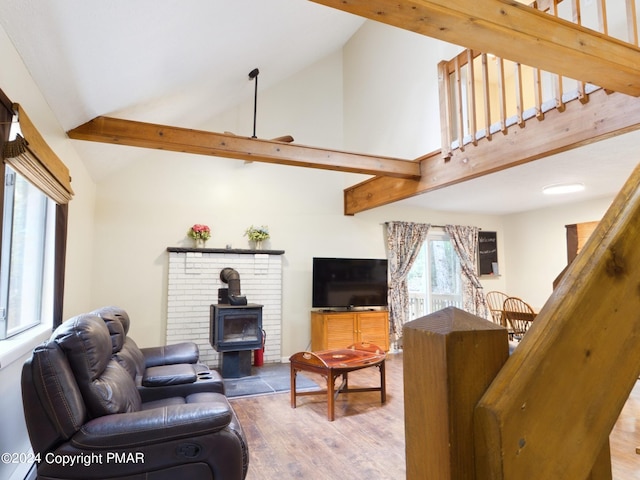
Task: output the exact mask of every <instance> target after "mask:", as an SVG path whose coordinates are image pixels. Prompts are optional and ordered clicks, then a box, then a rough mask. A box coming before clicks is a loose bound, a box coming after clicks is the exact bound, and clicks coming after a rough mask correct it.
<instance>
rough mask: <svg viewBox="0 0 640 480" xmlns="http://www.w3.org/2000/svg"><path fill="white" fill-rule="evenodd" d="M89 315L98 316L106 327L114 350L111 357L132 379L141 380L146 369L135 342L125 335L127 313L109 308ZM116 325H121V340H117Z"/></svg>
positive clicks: (118, 334) (113, 307)
mask: <svg viewBox="0 0 640 480" xmlns="http://www.w3.org/2000/svg"><path fill="white" fill-rule="evenodd" d="M91 313H93V314H95V315H98V316H99V317H100V318H102V320H104V323H105V324H106V325H107V328H108V329H109V333H110V334H111V341H112V345H113V348H114V350H113V355H114V356H115V359H116V360H117V361H118V363H120V364H121V365H122V366H123V367H125V368H126V370H127V371H128V372H129V374H130V375H131V376H132V378H134V379H139V378H141V377H142V376H143V375H144V371H145V369H146V365H145V358H144V355H143V354H142V351H141V350H140V348H139V347H138V345H137V344H136V342H134V341H133V339H132V338H130V337H129V336H128V335H127V333H128V331H129V325H130V320H129V315H128V314H127V312H126V311H125V310H124V309H122V308H120V307H115V306H109V307H102V308H99V309H97V310H94V311H93V312H91ZM118 324H120V325H122V338H119V336H120V329H119V328H118V326H117V325H118Z"/></svg>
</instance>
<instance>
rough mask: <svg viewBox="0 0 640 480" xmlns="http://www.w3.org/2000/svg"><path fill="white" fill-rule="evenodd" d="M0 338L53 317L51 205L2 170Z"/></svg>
mask: <svg viewBox="0 0 640 480" xmlns="http://www.w3.org/2000/svg"><path fill="white" fill-rule="evenodd" d="M3 204H4V208H3V218H2V239H3V240H2V246H1V247H0V251H1V260H0V339H4V338H8V337H11V336H13V335H16V334H18V333H20V332H22V331H24V330H26V329H28V328H30V327H33V326H35V325H39V324H40V323H41V322H42V321H43V319H44V321H50V319H51V318H52V317H53V295H54V255H55V202H54V201H53V200H51V199H50V198H49V197H47V196H46V195H45V194H44V193H43V192H42V191H41V190H39V189H38V188H36V187H35V186H34V185H32V184H31V183H30V182H29V181H28V180H26V179H25V178H24V177H23V176H22V175H20V174H18V173H17V172H16V171H15V170H13V169H12V168H11V167H9V166H6V167H5V185H4V202H3Z"/></svg>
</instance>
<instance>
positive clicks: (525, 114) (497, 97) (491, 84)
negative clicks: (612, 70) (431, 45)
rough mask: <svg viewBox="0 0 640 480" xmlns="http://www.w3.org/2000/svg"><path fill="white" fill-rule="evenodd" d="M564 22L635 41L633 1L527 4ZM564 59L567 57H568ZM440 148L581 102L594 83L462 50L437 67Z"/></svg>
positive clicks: (445, 149) (462, 146)
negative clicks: (573, 102) (440, 127)
mask: <svg viewBox="0 0 640 480" xmlns="http://www.w3.org/2000/svg"><path fill="white" fill-rule="evenodd" d="M531 6H533V7H534V8H538V9H539V10H542V11H545V12H548V13H549V14H550V15H555V16H557V17H559V18H562V19H564V20H567V21H571V22H574V23H576V24H578V25H581V26H584V27H587V28H591V29H593V30H596V31H599V32H601V33H602V34H604V35H609V36H612V37H616V38H618V39H619V40H622V41H626V42H628V43H631V44H633V45H636V46H637V45H638V17H637V9H636V4H635V0H624V1H621V0H571V1H569V0H565V1H562V0H545V1H540V2H534V3H533V4H531ZM567 61H570V59H568V60H567ZM438 75H439V82H440V112H441V113H440V115H441V122H440V123H441V125H442V152H443V154H444V156H445V158H446V157H450V156H451V155H452V151H453V150H455V149H460V150H464V149H465V148H466V147H467V146H468V145H470V144H472V145H477V143H478V141H481V140H482V139H486V140H492V138H493V136H494V135H496V134H499V133H501V134H505V135H506V134H507V133H508V130H509V128H510V127H515V126H517V127H519V128H524V126H525V124H526V122H527V121H528V120H530V119H533V118H535V119H537V120H539V121H540V120H543V119H544V117H545V113H547V112H548V111H550V110H552V109H557V110H558V111H560V112H562V111H564V109H565V107H566V104H567V103H568V102H571V101H574V100H578V101H580V102H582V103H586V102H588V100H589V94H590V93H592V92H593V91H595V90H598V89H599V88H600V87H598V86H596V85H592V84H589V83H585V82H583V81H580V80H575V79H571V78H567V77H563V76H560V75H557V74H554V73H552V72H546V71H543V70H540V69H538V68H535V67H534V66H528V65H523V64H521V63H517V62H512V61H510V60H505V59H503V58H500V57H497V56H495V55H492V54H490V53H485V52H479V51H475V50H469V49H467V50H465V51H463V52H462V53H460V54H459V55H457V56H456V57H455V58H453V59H451V60H449V61H443V62H440V64H439V65H438Z"/></svg>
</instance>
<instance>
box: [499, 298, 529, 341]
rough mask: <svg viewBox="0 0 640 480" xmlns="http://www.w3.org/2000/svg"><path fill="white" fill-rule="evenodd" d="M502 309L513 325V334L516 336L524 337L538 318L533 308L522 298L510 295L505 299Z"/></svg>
mask: <svg viewBox="0 0 640 480" xmlns="http://www.w3.org/2000/svg"><path fill="white" fill-rule="evenodd" d="M502 309H503V313H504V316H505V319H506V320H507V322H508V323H509V325H511V329H512V334H513V335H514V336H515V337H519V338H522V335H524V334H525V333H526V332H527V330H528V329H529V327H530V326H531V322H533V320H534V319H535V318H536V313H535V311H534V310H533V308H531V306H530V305H529V304H528V303H527V302H525V301H524V300H522V299H520V298H517V297H508V298H507V299H506V300H505V301H504V304H503V307H502Z"/></svg>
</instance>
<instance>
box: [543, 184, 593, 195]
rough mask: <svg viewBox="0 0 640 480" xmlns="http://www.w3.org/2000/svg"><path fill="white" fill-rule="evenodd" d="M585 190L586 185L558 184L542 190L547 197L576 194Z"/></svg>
mask: <svg viewBox="0 0 640 480" xmlns="http://www.w3.org/2000/svg"><path fill="white" fill-rule="evenodd" d="M583 190H584V183H556V184H554V185H547V186H546V187H544V188H543V189H542V193H544V194H545V195H563V194H565V193H576V192H581V191H583Z"/></svg>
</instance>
